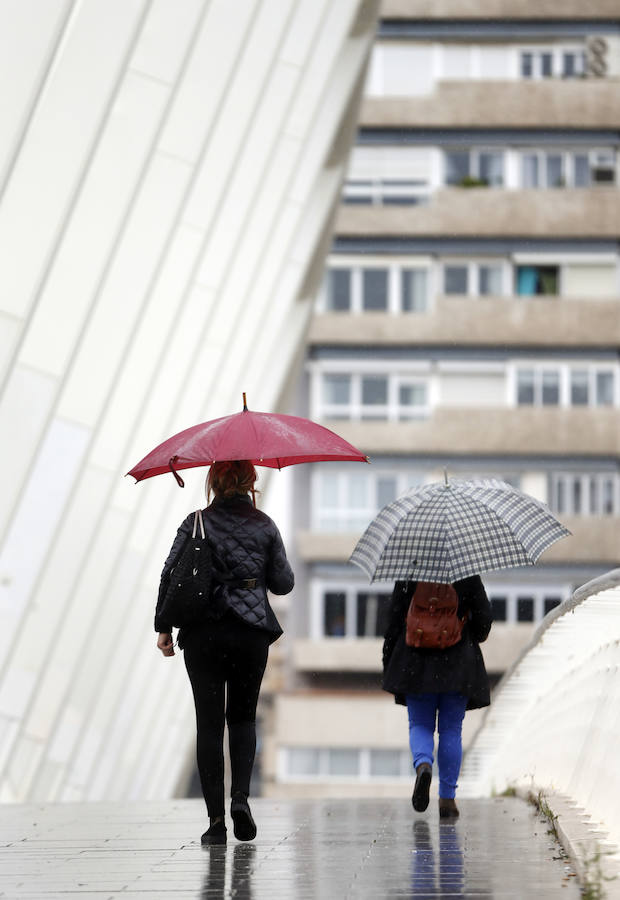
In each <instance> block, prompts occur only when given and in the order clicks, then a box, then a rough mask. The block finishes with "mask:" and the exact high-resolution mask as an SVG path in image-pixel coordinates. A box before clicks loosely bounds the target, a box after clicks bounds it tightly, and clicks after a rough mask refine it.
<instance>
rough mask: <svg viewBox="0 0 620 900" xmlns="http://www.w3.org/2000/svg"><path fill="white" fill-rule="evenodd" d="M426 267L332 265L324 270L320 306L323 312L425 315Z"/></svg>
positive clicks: (427, 280) (427, 285)
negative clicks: (420, 313) (421, 313)
mask: <svg viewBox="0 0 620 900" xmlns="http://www.w3.org/2000/svg"><path fill="white" fill-rule="evenodd" d="M428 275H429V273H428V268H427V267H422V266H420V267H417V266H416V267H413V266H411V265H409V266H405V265H402V266H401V265H400V264H396V263H394V264H391V265H390V266H385V265H383V266H380V265H373V266H369V265H363V266H362V265H351V266H349V267H344V266H342V265H333V266H330V268H329V269H328V270H327V272H326V275H325V280H324V287H323V294H322V297H321V298H320V305H321V306H322V308H323V309H324V310H325V311H326V312H354V313H365V312H369V313H372V312H392V313H405V312H406V313H409V312H414V313H419V312H425V311H426V309H427V306H428V295H429V277H428Z"/></svg>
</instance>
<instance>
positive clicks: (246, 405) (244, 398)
mask: <svg viewBox="0 0 620 900" xmlns="http://www.w3.org/2000/svg"><path fill="white" fill-rule="evenodd" d="M247 408H248V403H247V400H246V396H245V391H244V392H243V409H244V410H247Z"/></svg>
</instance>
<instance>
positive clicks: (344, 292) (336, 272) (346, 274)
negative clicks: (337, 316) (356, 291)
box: [327, 269, 351, 312]
mask: <svg viewBox="0 0 620 900" xmlns="http://www.w3.org/2000/svg"><path fill="white" fill-rule="evenodd" d="M327 308H328V309H329V310H331V311H332V312H336V311H338V312H339V311H345V310H348V309H350V308H351V270H350V269H330V270H329V271H328V273H327Z"/></svg>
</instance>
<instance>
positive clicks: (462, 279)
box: [443, 266, 468, 294]
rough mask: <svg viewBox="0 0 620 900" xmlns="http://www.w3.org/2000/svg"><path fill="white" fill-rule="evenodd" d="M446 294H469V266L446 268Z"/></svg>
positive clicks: (444, 272)
mask: <svg viewBox="0 0 620 900" xmlns="http://www.w3.org/2000/svg"><path fill="white" fill-rule="evenodd" d="M443 278H444V287H443V290H444V294H466V293H467V281H468V279H467V266H444V270H443Z"/></svg>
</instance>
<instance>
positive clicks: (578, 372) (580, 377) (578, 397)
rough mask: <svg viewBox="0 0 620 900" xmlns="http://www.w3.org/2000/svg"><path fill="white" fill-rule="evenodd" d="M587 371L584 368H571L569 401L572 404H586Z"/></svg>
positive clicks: (587, 392) (587, 393)
mask: <svg viewBox="0 0 620 900" xmlns="http://www.w3.org/2000/svg"><path fill="white" fill-rule="evenodd" d="M588 395H589V391H588V372H587V370H586V369H572V370H571V373H570V402H571V404H572V405H573V406H587V405H588Z"/></svg>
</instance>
